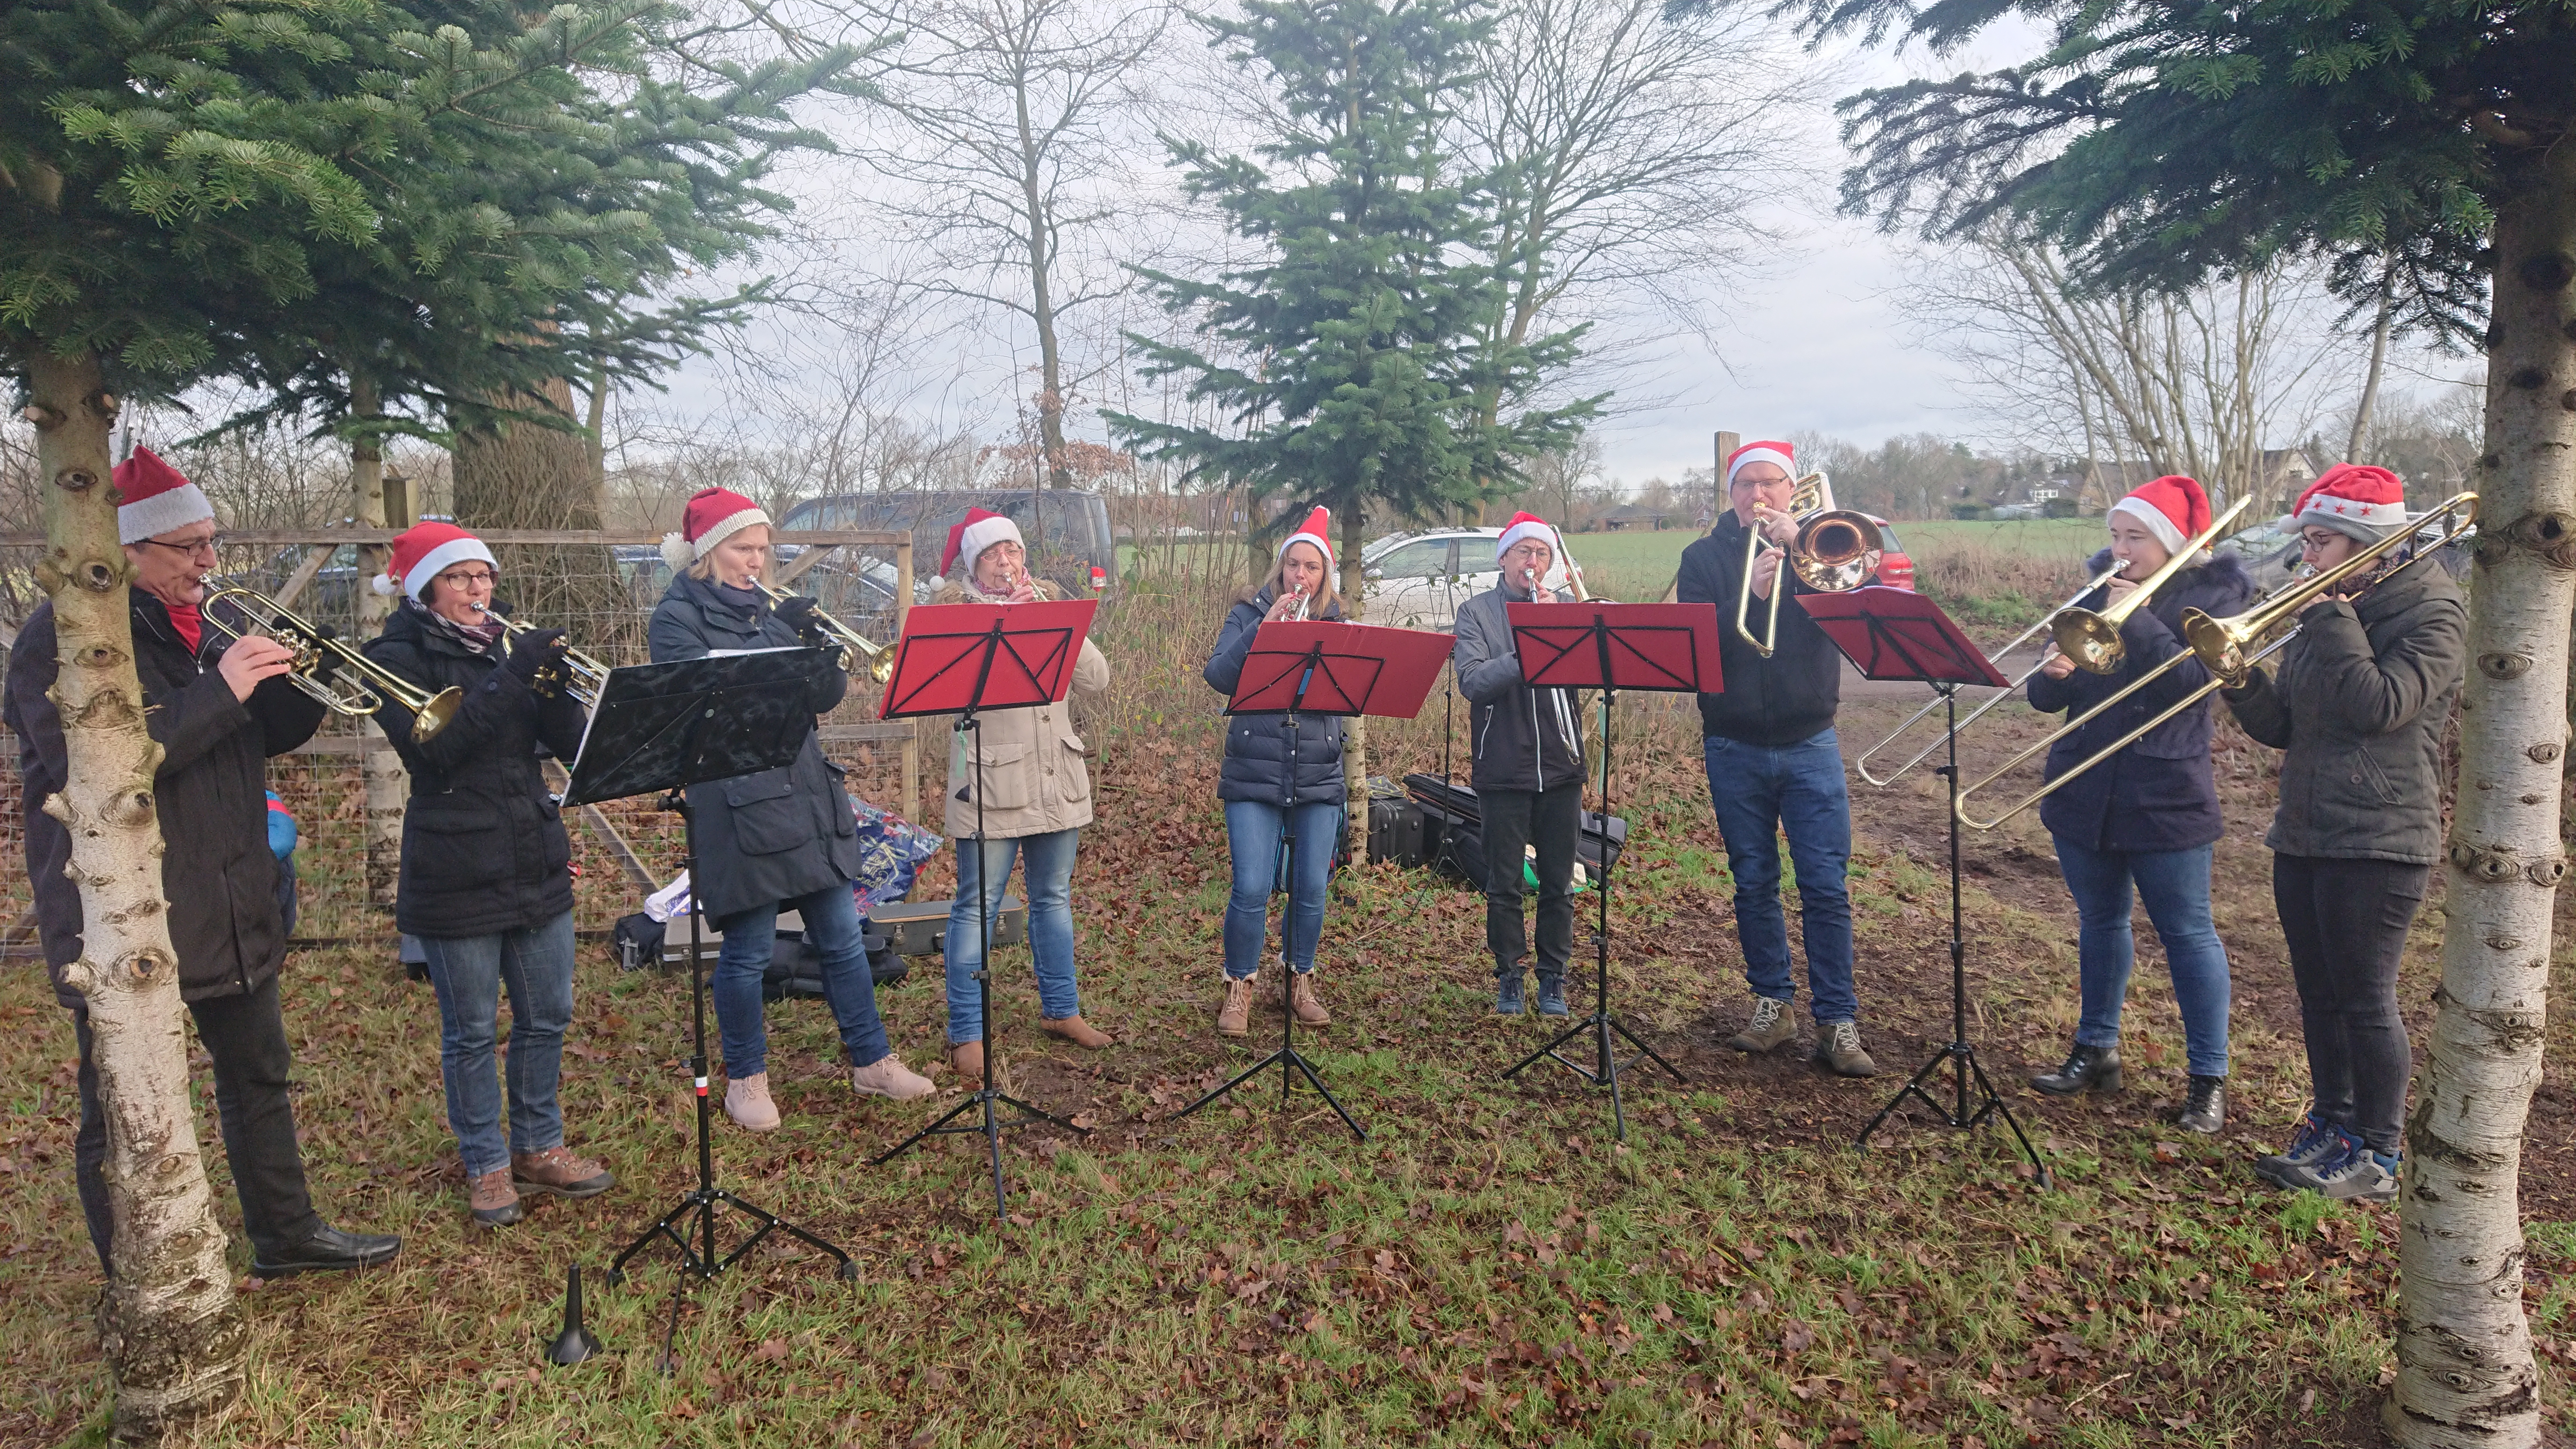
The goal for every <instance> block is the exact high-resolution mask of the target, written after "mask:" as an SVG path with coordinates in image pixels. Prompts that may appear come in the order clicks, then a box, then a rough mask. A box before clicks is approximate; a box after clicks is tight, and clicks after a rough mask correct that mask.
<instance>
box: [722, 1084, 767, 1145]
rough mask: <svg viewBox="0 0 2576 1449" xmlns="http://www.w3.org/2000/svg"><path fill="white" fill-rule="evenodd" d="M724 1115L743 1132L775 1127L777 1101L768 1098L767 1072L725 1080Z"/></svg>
mask: <svg viewBox="0 0 2576 1449" xmlns="http://www.w3.org/2000/svg"><path fill="white" fill-rule="evenodd" d="M724 1109H725V1115H726V1116H728V1117H731V1118H732V1119H733V1120H734V1125H735V1126H737V1127H740V1128H741V1129H742V1130H744V1131H745V1132H775V1131H777V1130H778V1104H777V1103H775V1102H772V1101H771V1100H769V1073H767V1072H754V1073H752V1074H751V1075H750V1076H747V1077H728V1078H726V1079H725V1100H724Z"/></svg>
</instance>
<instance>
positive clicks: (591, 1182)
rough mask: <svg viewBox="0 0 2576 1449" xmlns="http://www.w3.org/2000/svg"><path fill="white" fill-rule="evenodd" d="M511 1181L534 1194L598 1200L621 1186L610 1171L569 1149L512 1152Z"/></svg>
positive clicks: (553, 1148) (552, 1148) (557, 1148)
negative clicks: (542, 1193)
mask: <svg viewBox="0 0 2576 1449" xmlns="http://www.w3.org/2000/svg"><path fill="white" fill-rule="evenodd" d="M510 1180H511V1181H512V1182H513V1183H515V1184H517V1185H518V1186H520V1187H523V1188H526V1189H527V1190H528V1191H530V1192H550V1193H553V1194H555V1195H556V1196H557V1197H597V1196H598V1195H599V1194H601V1193H603V1192H606V1191H608V1190H609V1189H610V1188H612V1187H615V1186H617V1178H616V1177H615V1175H614V1174H612V1173H610V1172H609V1170H608V1169H607V1168H605V1167H602V1166H600V1165H599V1164H598V1163H596V1162H593V1161H591V1160H590V1159H589V1158H587V1157H576V1156H574V1155H573V1151H572V1149H571V1148H569V1147H549V1148H547V1149H545V1150H544V1151H542V1152H513V1153H511V1154H510Z"/></svg>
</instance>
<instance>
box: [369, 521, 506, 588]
mask: <svg viewBox="0 0 2576 1449" xmlns="http://www.w3.org/2000/svg"><path fill="white" fill-rule="evenodd" d="M474 559H481V560H482V561H483V562H485V563H487V564H490V565H491V566H492V571H493V572H494V573H499V572H500V571H501V561H500V560H499V559H496V558H494V557H492V550H490V549H488V548H485V547H484V546H483V540H481V539H479V538H476V537H475V536H474V535H472V534H470V533H467V532H466V531H465V530H464V529H461V528H459V527H457V526H456V525H455V524H453V523H415V524H413V525H412V526H411V527H409V528H406V529H404V530H403V531H402V532H400V533H397V534H395V535H394V547H393V554H392V556H391V557H389V558H387V559H386V560H385V571H384V572H383V573H380V574H378V575H376V576H375V578H373V579H371V580H369V583H371V584H372V585H373V586H374V588H375V591H376V592H377V593H380V594H384V595H387V596H391V595H394V594H401V595H403V596H405V597H407V598H409V599H410V600H411V601H412V602H413V603H420V602H422V599H421V597H420V596H421V594H422V593H423V592H424V591H425V590H427V589H428V588H429V581H430V580H431V579H434V578H437V577H438V576H439V575H440V574H443V573H445V572H447V571H448V570H449V569H451V568H454V567H455V566H456V565H458V564H461V563H467V562H470V561H472V560H474Z"/></svg>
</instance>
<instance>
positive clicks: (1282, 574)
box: [1261, 538, 1342, 619]
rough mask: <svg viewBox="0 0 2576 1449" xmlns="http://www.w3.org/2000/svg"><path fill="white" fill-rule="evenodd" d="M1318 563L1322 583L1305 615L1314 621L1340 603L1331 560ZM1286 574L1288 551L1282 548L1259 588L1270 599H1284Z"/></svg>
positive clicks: (1309, 545) (1320, 551)
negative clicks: (1268, 594) (1322, 576)
mask: <svg viewBox="0 0 2576 1449" xmlns="http://www.w3.org/2000/svg"><path fill="white" fill-rule="evenodd" d="M1297 543H1306V540H1304V539H1302V538H1301V539H1299V540H1297ZM1295 546H1296V545H1295V544H1291V545H1289V547H1290V548H1293V547H1295ZM1306 546H1307V547H1308V548H1314V545H1313V544H1306ZM1315 551H1316V552H1317V553H1318V554H1321V553H1322V552H1323V550H1322V549H1316V550H1315ZM1320 562H1322V563H1323V565H1324V581H1323V584H1322V586H1321V587H1319V588H1317V589H1316V590H1315V597H1314V598H1313V599H1311V600H1309V601H1308V602H1307V604H1306V613H1307V615H1308V616H1309V617H1310V618H1316V619H1320V618H1322V617H1324V611H1325V610H1326V609H1327V608H1330V607H1332V606H1333V605H1335V604H1338V603H1340V602H1341V601H1342V593H1341V589H1340V587H1339V585H1338V583H1337V581H1336V580H1335V579H1334V577H1333V566H1332V560H1331V559H1330V558H1329V557H1326V558H1323V559H1321V560H1320ZM1287 574H1288V549H1285V548H1283V549H1281V550H1279V556H1278V557H1277V558H1275V559H1272V560H1271V561H1270V576H1269V577H1268V578H1265V579H1263V580H1262V581H1261V587H1263V588H1265V589H1268V590H1269V591H1270V597H1271V598H1272V599H1274V600H1275V599H1279V598H1283V597H1285V591H1286V587H1287V586H1286V578H1287Z"/></svg>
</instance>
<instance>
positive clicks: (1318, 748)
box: [1199, 588, 1348, 805]
mask: <svg viewBox="0 0 2576 1449" xmlns="http://www.w3.org/2000/svg"><path fill="white" fill-rule="evenodd" d="M1274 602H1276V601H1275V600H1274V599H1273V598H1272V597H1271V593H1270V590H1269V589H1267V588H1262V589H1247V590H1245V591H1244V592H1243V593H1242V595H1240V596H1239V597H1237V598H1236V600H1235V601H1234V607H1233V608H1232V609H1229V610H1227V611H1226V616H1225V627H1224V629H1223V630H1222V631H1221V632H1219V633H1218V635H1217V639H1216V649H1215V651H1214V652H1213V653H1211V654H1209V655H1208V661H1207V667H1206V668H1204V669H1202V670H1200V671H1199V677H1201V678H1203V679H1205V680H1206V681H1207V682H1208V687H1209V688H1210V689H1213V690H1215V691H1216V692H1217V693H1219V694H1222V695H1224V696H1226V697H1227V698H1229V699H1231V698H1233V696H1234V691H1235V686H1236V685H1237V684H1239V683H1240V682H1241V681H1242V679H1243V661H1244V658H1245V657H1246V656H1247V655H1249V654H1250V653H1251V652H1252V636H1253V635H1254V634H1255V633H1257V632H1258V631H1259V630H1260V628H1261V621H1262V619H1264V618H1265V617H1267V616H1268V615H1269V613H1270V606H1271V604H1272V603H1274ZM1341 616H1342V614H1341V606H1340V605H1338V604H1336V605H1334V606H1333V607H1332V608H1329V609H1327V610H1325V611H1324V613H1323V614H1322V615H1321V617H1323V618H1327V619H1338V618H1340V617H1341ZM1343 732H1344V731H1343V722H1342V717H1341V716H1340V715H1336V714H1309V715H1300V716H1298V717H1297V732H1296V741H1295V743H1296V751H1297V768H1296V777H1295V779H1294V780H1291V779H1290V777H1289V769H1288V750H1289V733H1288V717H1287V716H1286V715H1279V714H1239V715H1235V716H1232V717H1231V718H1229V719H1227V720H1226V722H1225V763H1224V765H1223V766H1222V767H1221V768H1220V769H1219V770H1218V772H1217V785H1216V797H1217V798H1218V799H1220V800H1253V801H1258V802H1260V803H1261V804H1264V805H1319V804H1323V803H1326V802H1331V803H1335V804H1338V803H1340V802H1341V801H1342V800H1343V799H1344V798H1345V797H1346V796H1347V794H1348V792H1347V791H1346V790H1345V789H1344V788H1343V784H1342V735H1343Z"/></svg>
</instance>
